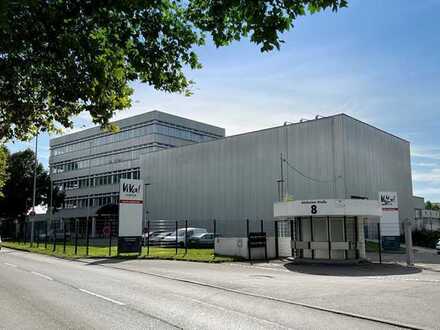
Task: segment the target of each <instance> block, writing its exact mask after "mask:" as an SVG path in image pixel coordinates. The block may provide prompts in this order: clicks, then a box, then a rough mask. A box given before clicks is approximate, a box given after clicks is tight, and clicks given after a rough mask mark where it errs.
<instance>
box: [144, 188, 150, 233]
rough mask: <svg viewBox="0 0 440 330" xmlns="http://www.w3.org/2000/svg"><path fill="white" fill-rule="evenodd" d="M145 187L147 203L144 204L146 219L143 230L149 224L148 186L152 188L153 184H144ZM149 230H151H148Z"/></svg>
mask: <svg viewBox="0 0 440 330" xmlns="http://www.w3.org/2000/svg"><path fill="white" fill-rule="evenodd" d="M144 186H145V189H144V190H145V191H144V194H145V202H144V209H145V210H144V215H145V218H144V225H143V228H145V226H146V224H147V223H148V213H149V212H148V205H147V201H148V199H147V197H148V195H147V188H148V186H151V183H144ZM148 230H149V229H148ZM147 235H149V233H147Z"/></svg>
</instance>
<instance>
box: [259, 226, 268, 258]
mask: <svg viewBox="0 0 440 330" xmlns="http://www.w3.org/2000/svg"><path fill="white" fill-rule="evenodd" d="M260 227H261V228H260V229H261V232H262V233H263V232H264V220H263V219H261V220H260ZM264 258H265V259H266V261H267V236H266V244H265V245H264Z"/></svg>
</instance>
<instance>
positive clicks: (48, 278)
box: [31, 272, 53, 281]
mask: <svg viewBox="0 0 440 330" xmlns="http://www.w3.org/2000/svg"><path fill="white" fill-rule="evenodd" d="M31 273H32V274H34V275H37V276H40V277H42V278H45V279H46V280H49V281H53V278H52V277H49V276H47V275H44V274H41V273H37V272H31Z"/></svg>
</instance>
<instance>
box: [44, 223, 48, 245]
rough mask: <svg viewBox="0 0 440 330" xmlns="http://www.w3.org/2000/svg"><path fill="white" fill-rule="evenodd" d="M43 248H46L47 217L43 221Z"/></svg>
mask: <svg viewBox="0 0 440 330" xmlns="http://www.w3.org/2000/svg"><path fill="white" fill-rule="evenodd" d="M44 249H45V250H46V249H47V219H46V221H45V222H44Z"/></svg>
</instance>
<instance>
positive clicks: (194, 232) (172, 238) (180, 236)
mask: <svg viewBox="0 0 440 330" xmlns="http://www.w3.org/2000/svg"><path fill="white" fill-rule="evenodd" d="M185 231H186V233H187V237H186V240H187V242H188V243H189V240H190V239H191V238H192V237H194V236H198V235H201V234H204V233H207V232H208V231H207V230H206V229H205V228H194V227H189V228H187V229H186V230H185V229H184V228H182V229H179V230H178V231H177V239H176V232H175V231H174V232H173V233H172V234H171V235H169V236H167V237H165V238H164V239H163V242H165V243H167V244H169V245H173V243H175V242H176V240H177V244H178V245H179V246H181V247H183V246H185Z"/></svg>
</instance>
